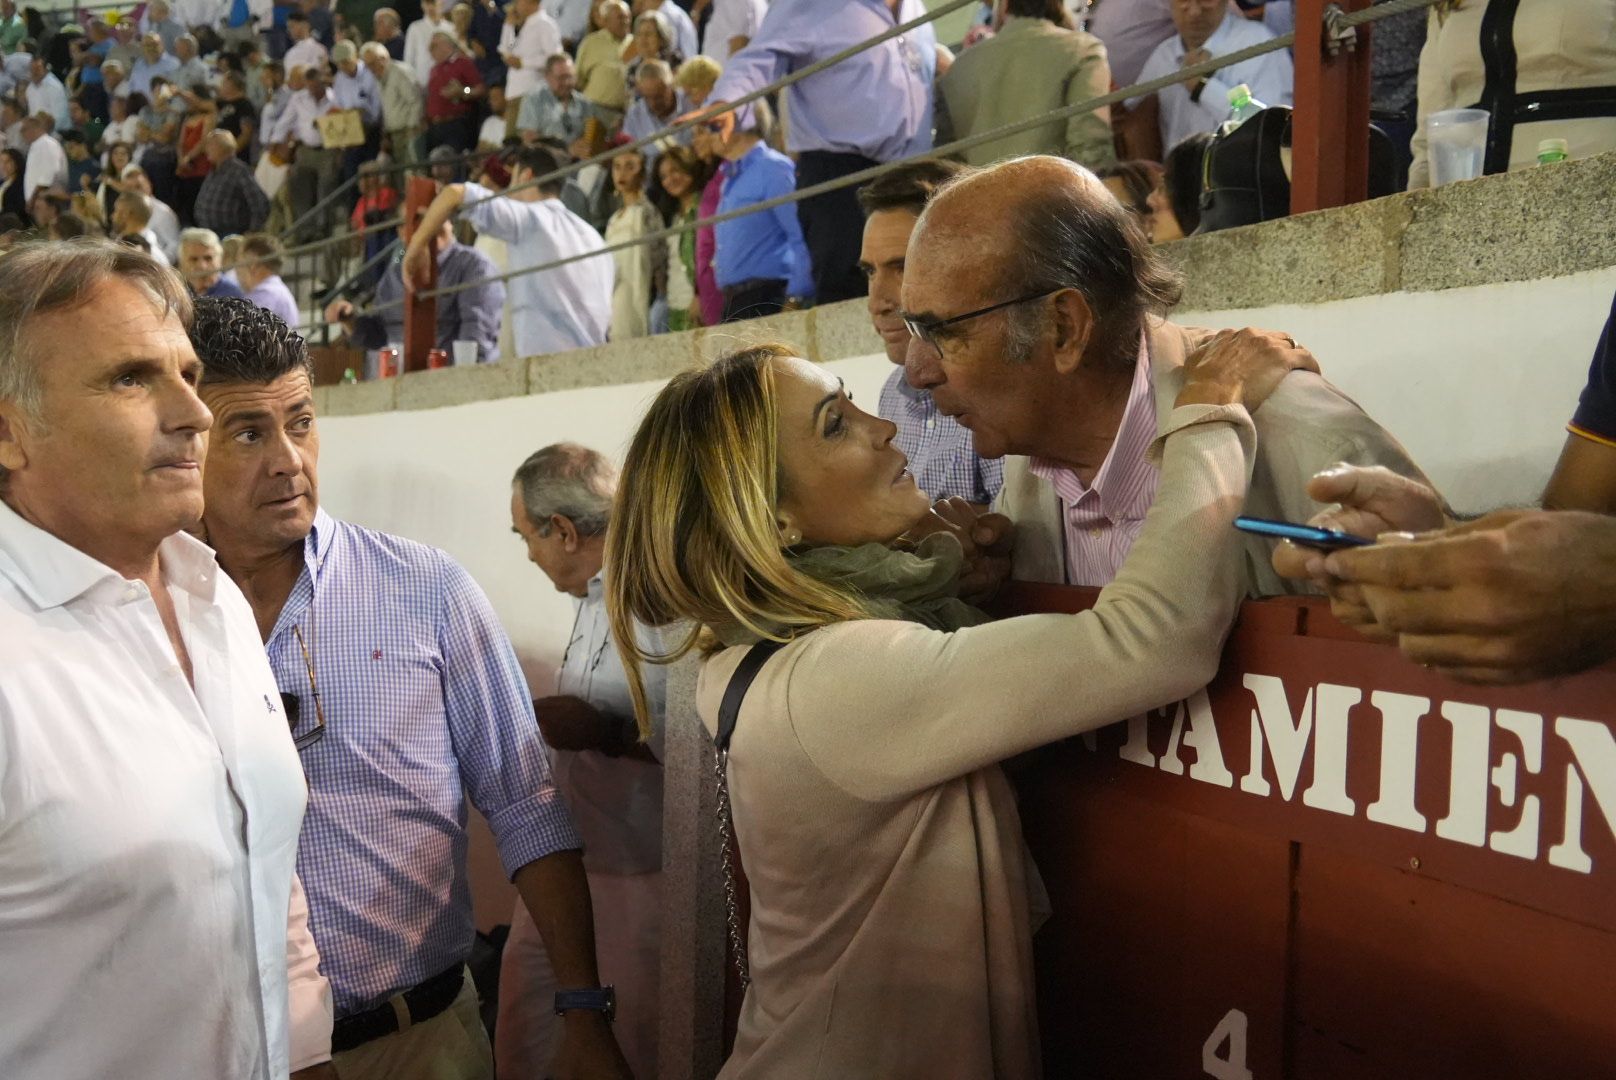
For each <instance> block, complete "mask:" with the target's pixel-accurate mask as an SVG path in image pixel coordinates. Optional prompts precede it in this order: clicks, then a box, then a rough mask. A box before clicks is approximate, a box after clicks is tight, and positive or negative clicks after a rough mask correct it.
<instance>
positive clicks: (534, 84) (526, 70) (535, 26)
mask: <svg viewBox="0 0 1616 1080" xmlns="http://www.w3.org/2000/svg"><path fill="white" fill-rule="evenodd" d="M560 51H561V29H560V27H558V26H556V23H555V20H554V19H552V18H550V16H548V15H546V14H545V13H544V12H542V11H540V10H539V0H511V2H510V4H509V5H507V6H506V8H505V25H504V27H503V28H501V29H500V32H499V55H500V59H502V60H504V61H505V66H506V68H507V69H509V70H508V72H507V74H506V76H505V111H506V113H507V114H508V116H507V119H508V120H509V121H510V124H511V125H514V124H515V123H516V117H517V114H518V112H519V111H520V110H521V108H522V95H524V94H526V93H527V92H528V91H529V90H536V89H538V88H539V87H541V86H543V85H544V63H545V61H546V60H548V59H550V57H551V56H553V55H555V54H556V53H558V52H560Z"/></svg>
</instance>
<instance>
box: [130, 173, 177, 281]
mask: <svg viewBox="0 0 1616 1080" xmlns="http://www.w3.org/2000/svg"><path fill="white" fill-rule="evenodd" d="M123 186H124V190H125V191H138V192H139V193H140V194H142V195H144V196H146V198H147V199H148V200H149V201H150V203H151V221H150V224H151V231H152V232H153V233H155V234H156V236H157V243H158V245H159V247H158V248H154V249H153V250H152V254H153V255H156V256H157V258H159V259H162V260H165V261H167V262H168V263H169V265H171V266H172V265H173V264H174V263H176V262H178V261H179V257H180V218H179V215H178V214H176V213H174V208H173V207H172V206H170V205H168V204H167V203H166V202H164V201H163V200H162V199H159V198H158V197H157V196H155V195H153V194H152V186H151V177H149V176H147V175H146V170H145V169H142V168H141V167H140V166H139V165H136V164H135V163H133V162H130V163H129V164H128V165H125V166H124V168H123Z"/></svg>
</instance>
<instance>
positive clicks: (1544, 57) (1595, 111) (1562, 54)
mask: <svg viewBox="0 0 1616 1080" xmlns="http://www.w3.org/2000/svg"><path fill="white" fill-rule="evenodd" d="M1429 20H1430V21H1429V22H1428V24H1427V37H1426V42H1425V49H1424V51H1423V52H1421V54H1420V68H1419V110H1418V123H1417V124H1416V126H1415V128H1414V134H1413V154H1414V163H1413V165H1412V166H1411V167H1410V170H1409V182H1408V186H1409V187H1410V188H1422V187H1429V186H1430V183H1431V169H1430V161H1429V156H1428V146H1427V132H1426V130H1425V125H1426V120H1427V118H1428V117H1429V116H1430V115H1431V114H1432V113H1434V112H1440V111H1442V110H1444V109H1462V108H1469V107H1472V106H1474V105H1475V104H1476V102H1478V101H1489V100H1490V101H1497V102H1510V103H1513V108H1508V109H1506V107H1504V106H1499V107H1498V109H1497V111H1495V113H1494V115H1493V117H1492V119H1491V121H1490V125H1491V131H1490V134H1491V136H1492V138H1491V139H1490V141H1489V144H1490V152H1489V155H1488V157H1487V159H1486V161H1485V162H1484V165H1483V169H1484V171H1485V172H1488V173H1500V172H1508V171H1513V170H1515V169H1525V168H1531V167H1532V166H1534V165H1536V164H1537V145H1538V142H1539V141H1540V140H1542V139H1548V138H1560V139H1564V140H1566V145H1567V147H1568V148H1569V150H1570V154H1571V156H1572V157H1574V158H1581V157H1592V156H1593V155H1595V154H1600V153H1603V152H1605V151H1607V150H1611V149H1613V148H1616V115H1611V113H1612V110H1611V106H1610V102H1611V100H1612V99H1613V98H1616V29H1613V20H1616V14H1613V12H1612V5H1611V2H1610V0H1559V2H1558V3H1547V4H1546V3H1529V4H1519V5H1516V4H1488V3H1481V2H1479V0H1471V2H1469V3H1454V2H1451V0H1444V2H1443V3H1441V4H1439V5H1438V6H1437V7H1436V8H1433V9H1432V10H1431V12H1430V15H1429ZM1483 20H1489V21H1490V22H1491V24H1492V25H1490V26H1489V25H1485V24H1484V22H1483ZM1377 33H1378V31H1377ZM1496 42H1509V43H1510V45H1511V47H1510V48H1509V49H1507V50H1506V49H1503V48H1501V47H1500V46H1498V45H1495V44H1492V43H1496ZM1505 57H1507V60H1506V59H1505ZM1506 64H1507V66H1505V65H1506ZM1539 94H1549V95H1551V96H1552V97H1554V98H1556V99H1558V100H1556V101H1555V102H1554V103H1553V104H1552V105H1551V106H1549V107H1548V110H1547V111H1551V112H1552V114H1553V117H1554V118H1553V119H1547V120H1538V119H1537V117H1538V116H1541V115H1542V114H1543V113H1544V112H1545V111H1546V109H1545V103H1544V102H1543V101H1542V100H1541V99H1539V98H1538V97H1537V95H1539ZM1259 96H1260V95H1259ZM1481 107H1482V108H1486V107H1487V106H1485V105H1483V106H1481Z"/></svg>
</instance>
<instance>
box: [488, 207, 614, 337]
mask: <svg viewBox="0 0 1616 1080" xmlns="http://www.w3.org/2000/svg"><path fill="white" fill-rule="evenodd" d="M465 192H466V194H465V201H466V203H467V208H466V210H465V211H464V213H463V215H462V216H463V217H464V218H465V219H466V220H467V221H469V222H471V224H472V227H473V228H475V229H476V230H477V231H478V232H479V233H485V234H487V235H488V236H492V237H493V238H494V239H496V240H503V241H505V244H506V250H507V252H508V258H509V261H510V267H511V269H512V270H521V269H523V268H524V267H529V266H539V265H541V264H543V263H547V262H552V261H554V260H556V259H564V258H567V257H568V256H571V255H581V254H583V253H585V252H589V251H600V250H601V249H602V248H604V247H605V246H606V241H604V240H603V239H601V235H600V233H598V232H596V231H595V230H594V228H593V227H591V226H590V224H589V223H588V222H587V221H585V220H584V219H583V218H581V217H579V216H578V215H577V214H574V213H573V212H572V211H571V210H568V209H567V208H566V207H565V206H562V205H561V200H560V199H540V200H538V201H537V202H526V201H523V200H520V199H513V198H510V197H509V196H505V195H500V196H499V197H498V198H492V199H491V198H489V196H490V195H494V194H496V193H495V192H492V191H489V190H488V189H487V188H485V187H482V186H480V185H478V184H467V185H466V187H465ZM472 203H476V205H475V206H473V205H470V204H472ZM616 282H617V264H616V263H615V262H613V261H612V257H611V256H610V255H608V254H604V253H603V254H601V255H599V256H597V257H595V258H592V259H579V260H578V261H577V262H571V263H568V264H567V265H565V266H558V267H555V268H554V269H552V270H543V271H540V272H539V273H536V274H523V275H522V276H521V277H516V278H512V279H511V281H510V289H509V292H508V295H509V297H510V301H511V317H512V320H513V322H514V323H515V340H516V355H517V357H518V358H523V357H529V356H542V355H544V354H546V353H556V352H565V351H567V350H568V349H584V348H588V347H589V346H591V345H603V344H605V343H606V328H607V326H608V325H609V324H610V323H611V321H612V288H613V286H614V285H615V284H616Z"/></svg>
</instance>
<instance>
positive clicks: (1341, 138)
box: [1291, 0, 1370, 214]
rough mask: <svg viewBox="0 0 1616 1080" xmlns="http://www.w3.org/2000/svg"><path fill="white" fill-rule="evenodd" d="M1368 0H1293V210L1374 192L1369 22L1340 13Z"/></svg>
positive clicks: (1351, 199)
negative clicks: (1350, 20) (1348, 20)
mask: <svg viewBox="0 0 1616 1080" xmlns="http://www.w3.org/2000/svg"><path fill="white" fill-rule="evenodd" d="M1369 4H1370V0H1296V107H1295V112H1294V113H1293V114H1292V118H1291V162H1292V165H1291V213H1293V214H1302V213H1306V212H1307V211H1309V210H1323V209H1325V208H1327V207H1331V206H1345V205H1346V204H1348V203H1354V202H1362V201H1363V200H1364V199H1366V198H1368V197H1369V29H1370V28H1369V26H1368V25H1367V24H1366V25H1364V26H1359V27H1356V28H1354V29H1346V30H1341V29H1340V28H1339V27H1338V26H1337V20H1338V19H1339V18H1340V17H1341V15H1343V14H1345V13H1346V12H1350V11H1359V10H1362V9H1363V8H1367V7H1368V6H1369Z"/></svg>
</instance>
